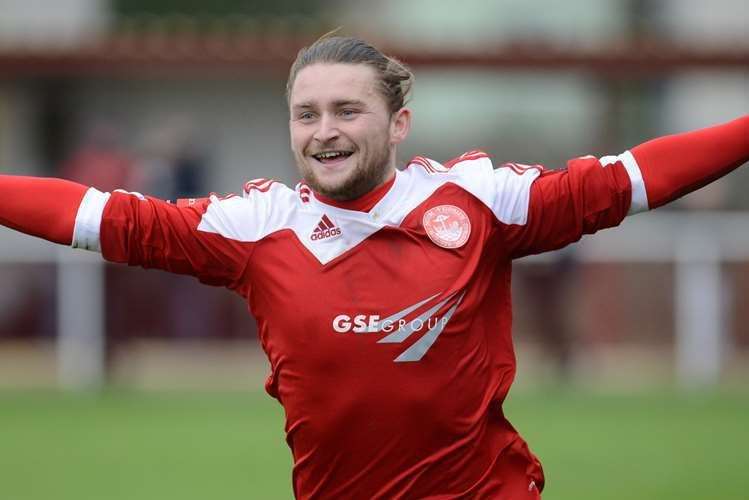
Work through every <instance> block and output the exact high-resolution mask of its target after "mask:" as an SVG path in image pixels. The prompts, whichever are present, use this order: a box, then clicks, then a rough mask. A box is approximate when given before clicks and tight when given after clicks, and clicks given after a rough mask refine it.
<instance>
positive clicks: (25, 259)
mask: <svg viewBox="0 0 749 500" xmlns="http://www.w3.org/2000/svg"><path fill="white" fill-rule="evenodd" d="M336 27H342V30H341V33H342V34H347V35H355V36H360V37H362V38H365V39H367V40H369V41H371V42H373V43H374V44H375V45H377V46H378V47H380V48H381V49H383V50H384V51H385V52H387V53H390V54H393V55H396V56H398V57H400V58H401V59H403V60H404V61H405V62H407V63H408V64H410V65H411V66H412V69H413V70H414V72H415V75H416V85H415V89H414V93H413V96H412V101H411V103H410V106H411V107H412V109H413V110H414V126H413V131H412V134H411V136H410V138H409V139H408V141H407V142H406V143H405V145H404V146H403V147H402V148H401V150H400V151H399V156H400V163H401V164H402V165H404V164H405V162H406V161H407V160H408V159H409V158H411V157H412V156H414V155H417V154H419V155H424V156H428V157H430V158H433V159H436V160H438V161H446V160H448V159H450V158H453V157H455V156H458V155H460V154H461V153H463V152H465V151H467V150H472V149H482V150H485V151H487V152H489V153H490V154H491V155H492V156H493V158H494V160H495V162H496V163H502V162H505V161H516V162H520V163H526V164H534V163H541V164H544V165H546V166H547V167H549V168H558V167H563V166H564V165H565V162H566V160H567V159H569V158H572V157H575V156H580V155H585V154H593V155H596V156H604V155H608V154H619V153H621V152H622V151H624V150H626V149H627V148H629V147H631V146H633V145H636V144H638V143H640V142H643V141H645V140H647V139H649V138H652V137H655V136H659V135H664V134H669V133H676V132H681V131H685V130H690V129H694V128H699V127H704V126H708V125H711V124H714V123H717V122H721V121H727V120H730V119H732V118H735V117H738V116H740V115H742V114H746V113H747V112H749V4H748V3H747V2H746V1H745V0H715V1H713V2H704V1H698V0H598V1H594V0H567V1H566V2H554V1H549V0H542V1H535V2H528V1H520V0H494V1H489V0H483V1H482V0H463V1H461V2H459V3H454V2H428V1H425V0H399V1H394V0H380V1H377V0H370V1H363V0H352V1H347V2H343V1H324V0H306V1H296V0H275V1H268V0H256V1H241V0H213V1H212V2H199V1H194V0H190V1H186V0H181V1H177V0H148V1H146V0H130V1H126V0H54V1H53V0H38V1H36V2H29V1H27V0H26V1H24V0H0V172H2V173H13V174H26V175H41V176H58V177H64V178H68V179H73V180H76V181H78V182H82V183H84V184H87V185H93V186H95V187H97V188H99V189H100V190H112V189H116V188H125V189H127V190H129V191H139V192H142V193H146V194H151V195H154V196H159V197H162V198H166V199H175V198H177V197H180V198H182V197H192V196H200V195H205V194H206V193H208V192H219V193H222V192H223V193H228V192H238V191H239V190H240V188H241V186H242V184H243V183H244V182H245V181H246V180H249V179H253V178H258V177H270V178H275V179H278V180H281V181H283V182H285V183H288V184H291V185H293V184H295V183H296V182H297V180H298V175H297V172H296V169H295V167H294V163H293V159H292V156H291V154H290V151H289V147H288V142H289V137H288V131H287V120H288V115H287V108H286V101H285V95H284V90H285V82H286V77H287V73H288V67H289V65H290V63H291V61H292V60H293V58H294V56H295V54H296V52H297V50H299V48H301V47H302V46H304V45H307V44H309V43H311V42H312V41H314V40H315V39H316V38H317V37H319V36H320V35H322V34H323V33H325V32H327V31H329V30H331V29H334V28H336ZM747 189H749V169H746V168H744V169H739V170H738V171H736V172H734V173H733V174H731V175H729V176H727V177H726V178H724V179H722V180H720V181H718V182H716V183H714V184H713V185H711V186H710V187H709V188H706V189H704V190H702V191H700V192H698V193H694V194H692V195H689V196H687V197H685V198H684V199H682V200H680V201H679V202H677V203H674V204H673V205H672V206H669V207H666V208H664V209H660V210H658V211H657V212H654V213H649V214H647V215H638V216H636V217H633V218H630V219H628V220H627V221H626V222H625V223H624V224H623V226H622V227H621V228H619V229H616V230H614V231H606V232H603V233H601V234H598V235H596V236H594V237H592V238H591V237H589V238H588V239H586V240H584V241H582V242H580V243H578V244H576V245H573V246H572V247H570V248H568V249H565V250H563V251H561V252H556V253H552V254H548V255H545V256H541V257H536V258H531V259H525V260H522V261H519V262H518V263H517V265H516V272H515V276H514V283H513V287H514V294H515V295H514V299H515V304H514V314H515V323H514V325H515V327H514V335H515V340H516V346H517V354H518V376H517V381H516V386H515V388H514V389H513V391H512V392H511V395H510V398H509V400H508V402H507V412H508V414H509V416H510V418H511V419H512V420H513V421H514V423H515V424H516V426H517V427H518V428H519V429H520V431H521V432H522V433H523V434H524V435H526V437H527V438H528V440H529V441H530V444H531V447H532V448H533V449H534V450H535V451H536V452H537V453H538V454H539V455H540V457H541V459H542V461H544V463H545V466H546V469H547V475H548V488H547V490H546V492H545V493H546V494H545V495H544V498H545V499H546V498H549V499H552V500H553V499H565V498H567V499H585V498H591V499H594V498H595V499H599V498H612V499H613V498H622V499H624V498H640V499H644V498H653V499H668V498H681V499H686V498H695V499H697V498H723V499H731V498H736V499H738V498H745V496H744V495H745V494H746V493H745V491H746V489H747V488H749V478H748V477H747V476H746V473H745V465H744V464H746V463H747V461H748V460H749V451H747V450H748V449H749V430H748V429H747V426H746V422H749V308H747V307H746V306H745V304H746V303H747V299H749V197H747V196H746V195H745V192H746V191H747ZM266 369H267V363H266V360H265V357H264V354H263V353H262V351H261V350H260V348H259V344H258V342H257V336H256V329H255V325H254V322H253V321H252V319H251V317H250V316H249V314H248V312H247V308H246V305H245V304H244V303H243V302H242V300H241V299H240V298H239V297H236V296H234V295H232V294H230V293H227V292H226V291H225V290H219V289H212V288H209V287H205V286H199V285H198V284H197V282H194V281H193V280H192V279H190V278H185V277H179V276H171V275H167V274H165V273H161V272H156V271H143V270H140V269H129V268H125V267H117V266H110V265H105V264H103V263H101V262H100V261H99V259H98V258H97V256H95V255H89V254H87V253H85V252H79V251H71V250H68V249H64V248H63V249H60V248H57V247H55V246H54V245H51V244H47V243H45V242H41V241H37V240H34V239H32V238H29V237H26V236H23V235H20V234H17V233H14V232H12V231H9V230H5V229H3V228H0V442H3V443H5V445H4V446H1V447H0V498H3V499H4V498H8V499H41V498H76V499H82V498H123V499H124V498H133V499H135V498H138V499H143V498H180V499H186V498H205V497H206V496H212V497H214V498H263V499H265V498H267V499H272V498H289V497H290V496H291V491H290V461H291V458H290V453H289V452H288V449H287V448H286V445H285V443H284V442H283V411H282V410H281V408H280V406H279V405H278V404H277V403H276V402H275V401H273V400H271V399H270V398H269V397H268V396H266V395H264V394H263V392H262V385H263V382H264V378H265V376H266ZM624 481H626V483H625V482H624ZM621 484H626V485H627V486H628V488H625V489H623V490H622V491H621V492H618V491H614V490H615V489H616V490H618V489H621ZM614 485H615V486H614Z"/></svg>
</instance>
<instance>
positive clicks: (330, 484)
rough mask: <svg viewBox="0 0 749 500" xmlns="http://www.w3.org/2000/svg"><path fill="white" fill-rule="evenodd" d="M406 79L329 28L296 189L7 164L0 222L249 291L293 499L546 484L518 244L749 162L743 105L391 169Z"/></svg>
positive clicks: (304, 105) (311, 68)
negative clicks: (202, 193)
mask: <svg viewBox="0 0 749 500" xmlns="http://www.w3.org/2000/svg"><path fill="white" fill-rule="evenodd" d="M411 82H412V77H411V74H410V72H409V71H408V70H407V69H406V68H405V67H404V66H403V65H402V64H400V63H399V62H397V61H395V60H394V59H391V58H388V57H386V56H384V55H383V54H381V53H380V52H379V51H377V50H376V49H375V48H373V47H371V46H370V45H368V44H366V43H365V42H363V41H360V40H357V39H353V38H343V37H328V38H323V39H321V40H319V41H318V42H316V43H315V44H313V45H312V46H310V47H308V48H305V49H303V50H302V51H301V52H300V53H299V56H298V57H297V60H296V61H295V62H294V64H293V66H292V68H291V73H290V77H289V82H288V87H287V89H288V101H289V109H290V122H289V126H290V132H291V148H292V150H293V153H294V156H295V158H296V162H297V164H298V166H299V169H300V171H301V174H302V177H303V178H304V182H303V183H300V184H299V185H297V186H296V188H295V189H289V188H287V187H286V186H283V185H281V184H279V183H277V182H274V181H271V180H256V181H252V182H249V183H247V184H246V185H245V187H244V196H243V197H228V198H223V199H221V198H218V197H216V196H211V197H210V198H209V199H202V200H191V201H188V202H186V203H182V202H180V203H177V205H172V204H169V203H166V202H163V201H160V200H156V199H153V198H147V197H144V196H142V195H140V194H137V193H132V194H131V193H126V192H113V193H101V192H99V191H97V190H96V189H94V188H87V187H85V186H80V185H77V184H73V183H69V182H67V181H62V180H57V179H34V178H23V177H11V176H3V177H0V193H2V197H0V222H2V223H3V224H5V225H7V226H9V227H13V228H15V229H18V230H21V231H25V232H27V233H29V234H33V235H37V236H41V237H44V238H47V239H49V240H52V241H56V242H58V243H63V244H72V246H73V247H78V248H86V249H90V250H96V251H101V252H102V254H103V256H104V258H106V259H108V260H110V261H114V262H123V263H125V262H126V263H128V264H130V265H139V266H143V267H156V268H161V269H166V270H168V271H171V272H177V273H185V274H191V275H194V276H196V277H198V278H199V279H200V280H201V281H203V282H205V283H208V284H212V285H220V286H225V287H227V288H230V289H232V290H234V291H236V292H237V293H239V294H240V295H241V296H242V297H244V298H246V300H247V302H248V303H249V305H250V307H251V309H252V311H253V313H254V315H255V317H256V318H257V321H258V325H259V332H260V340H261V342H262V346H263V349H264V350H265V352H266V353H267V355H268V358H269V360H270V364H271V373H270V375H269V377H268V379H267V383H266V389H267V391H268V393H269V394H271V395H272V396H273V397H275V398H276V399H278V401H279V402H280V403H281V404H282V405H283V406H284V409H285V412H286V432H287V441H288V443H289V446H290V448H291V450H292V453H293V456H294V472H293V485H294V492H295V494H296V496H297V497H299V498H347V499H351V498H367V499H369V498H388V499H389V498H440V499H448V498H506V499H533V498H539V497H540V490H541V489H542V488H543V484H544V478H543V473H542V470H541V465H540V463H539V462H538V460H537V459H536V457H535V456H534V455H533V454H532V453H531V452H530V451H529V449H528V447H527V445H526V444H525V442H524V441H523V440H522V439H521V438H520V436H519V435H518V434H517V432H516V431H515V429H514V428H513V427H512V425H510V423H509V422H508V421H507V419H505V417H504V415H503V412H502V402H503V400H504V398H505V396H506V395H507V392H508V390H509V388H510V385H511V383H512V380H513V376H514V373H515V358H514V353H513V347H512V339H511V334H510V323H511V318H510V316H511V305H510V268H511V261H512V260H513V259H515V258H518V257H522V256H524V255H528V254H533V253H539V252H543V251H547V250H552V249H556V248H560V247H563V246H564V245H566V244H568V243H570V242H573V241H576V240H578V239H579V238H580V237H581V236H582V235H583V234H584V233H592V232H594V231H596V230H599V229H603V228H605V227H611V226H615V225H617V224H619V223H620V222H621V221H622V220H623V219H624V217H625V216H626V215H628V214H634V213H637V212H640V211H643V210H647V209H649V208H655V207H657V206H660V205H662V204H664V203H667V202H669V201H671V200H673V199H675V198H677V197H678V196H681V195H683V194H684V193H686V192H688V191H691V190H693V189H696V188H698V187H699V186H701V185H703V184H705V183H707V182H709V181H711V180H713V179H715V178H717V177H719V176H721V175H723V174H725V173H727V172H729V171H730V170H732V169H733V168H735V167H737V166H739V165H740V164H742V163H744V162H745V161H747V160H748V159H749V116H744V117H743V118H740V119H738V120H735V121H732V122H729V123H727V124H724V125H720V126H717V127H713V128H709V129H704V130H700V131H696V132H692V133H687V134H681V135H676V136H670V137H664V138H661V139H657V140H655V141H651V142H648V143H645V144H643V145H640V146H637V147H635V148H633V149H632V150H631V151H628V152H626V153H624V154H622V155H620V156H614V157H606V158H603V159H600V160H599V159H596V158H593V157H585V158H577V159H574V160H571V161H570V162H569V164H568V167H567V169H565V170H560V171H553V172H549V171H545V170H543V169H542V168H541V167H539V166H524V165H517V164H509V165H503V166H499V167H494V166H493V165H492V162H491V161H490V160H489V158H488V157H487V155H485V154H484V153H481V152H477V151H473V152H469V153H466V154H464V155H462V156H460V157H459V158H457V159H455V160H452V161H451V162H448V163H446V164H444V165H442V164H440V163H437V162H435V161H433V160H429V159H426V158H422V157H417V158H415V159H414V160H412V162H410V164H409V165H407V166H406V168H405V169H404V170H402V171H397V170H396V168H395V166H396V165H395V157H396V156H395V151H396V147H397V145H398V144H399V143H400V142H401V141H403V140H404V139H405V138H406V136H407V135H408V131H409V126H410V123H411V112H410V111H409V109H408V108H406V107H405V99H406V97H407V95H408V90H409V88H410V85H411ZM643 244H646V243H645V242H643Z"/></svg>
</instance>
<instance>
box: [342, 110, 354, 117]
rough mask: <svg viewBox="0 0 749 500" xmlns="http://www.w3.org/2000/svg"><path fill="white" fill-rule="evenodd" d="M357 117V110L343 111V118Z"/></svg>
mask: <svg viewBox="0 0 749 500" xmlns="http://www.w3.org/2000/svg"><path fill="white" fill-rule="evenodd" d="M354 115H356V110H355V109H343V110H341V116H343V117H344V118H351V117H352V116H354Z"/></svg>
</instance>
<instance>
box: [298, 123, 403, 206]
mask: <svg viewBox="0 0 749 500" xmlns="http://www.w3.org/2000/svg"><path fill="white" fill-rule="evenodd" d="M378 142H379V144H376V145H374V147H370V148H367V151H368V152H367V154H366V155H362V154H361V151H357V152H356V153H355V154H356V155H357V156H358V158H357V161H356V165H354V167H353V168H352V169H351V172H349V174H348V176H346V177H345V178H344V179H342V180H340V181H337V182H336V183H335V184H331V183H327V182H324V181H321V180H320V178H319V177H318V175H317V174H316V172H315V168H314V167H312V166H311V165H310V164H309V157H308V156H304V155H301V154H300V153H297V152H294V158H295V160H296V163H297V167H298V168H299V173H300V174H301V176H302V178H303V179H304V181H305V182H306V183H307V185H309V187H310V188H312V190H313V191H314V192H316V193H319V194H321V195H323V196H327V197H328V198H331V199H333V200H337V201H348V200H355V199H356V198H359V197H361V196H364V195H365V194H367V193H368V192H370V191H372V190H373V189H374V188H376V187H377V186H379V185H380V184H382V183H383V182H384V181H385V177H386V176H387V174H388V172H389V166H390V148H389V145H388V141H387V137H385V138H383V140H382V141H378ZM326 148H327V149H336V147H335V145H330V146H326Z"/></svg>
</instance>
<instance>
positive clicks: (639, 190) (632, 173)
mask: <svg viewBox="0 0 749 500" xmlns="http://www.w3.org/2000/svg"><path fill="white" fill-rule="evenodd" d="M600 161H601V165H603V166H604V167H607V166H609V165H613V164H614V163H617V162H622V164H623V165H624V168H625V170H626V171H627V175H629V181H630V183H631V184H632V202H631V203H630V205H629V212H627V215H634V214H637V213H640V212H645V211H647V210H650V206H649V205H648V193H647V191H646V190H645V181H644V180H643V179H642V172H641V171H640V166H639V165H638V164H637V160H636V159H635V157H634V155H633V154H632V153H631V152H630V151H625V152H624V153H622V154H620V155H619V156H604V157H603V158H601V159H600Z"/></svg>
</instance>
